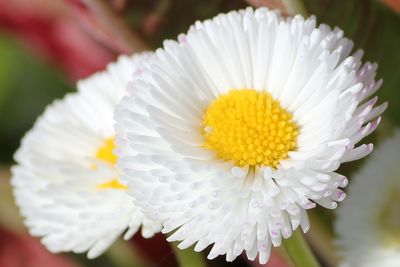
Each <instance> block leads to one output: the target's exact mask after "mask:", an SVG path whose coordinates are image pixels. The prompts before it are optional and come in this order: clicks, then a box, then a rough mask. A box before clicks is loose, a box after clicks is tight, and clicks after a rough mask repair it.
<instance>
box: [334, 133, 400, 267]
mask: <svg viewBox="0 0 400 267" xmlns="http://www.w3.org/2000/svg"><path fill="white" fill-rule="evenodd" d="M399 151H400V131H399V130H397V132H396V133H395V135H394V136H393V137H391V138H390V139H388V140H386V141H385V142H384V143H382V144H381V145H380V146H379V147H378V148H377V149H376V152H375V153H374V154H373V155H372V156H371V158H369V159H368V162H367V163H366V165H365V166H363V168H362V169H361V170H360V171H359V172H358V173H357V174H356V175H355V176H354V178H353V179H352V180H351V186H350V188H349V192H348V197H347V200H346V201H345V203H344V204H343V205H342V206H341V207H340V208H339V209H338V210H337V221H336V222H335V228H336V232H337V234H338V242H337V244H338V247H339V251H340V254H341V256H342V257H343V261H344V262H345V263H346V264H347V265H343V266H357V267H375V266H381V267H398V266H400V209H399V207H400V159H399Z"/></svg>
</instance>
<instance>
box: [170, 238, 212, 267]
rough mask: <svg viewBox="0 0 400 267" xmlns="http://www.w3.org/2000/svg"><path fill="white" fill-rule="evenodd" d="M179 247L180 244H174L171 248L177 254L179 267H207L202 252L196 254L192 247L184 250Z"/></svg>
mask: <svg viewBox="0 0 400 267" xmlns="http://www.w3.org/2000/svg"><path fill="white" fill-rule="evenodd" d="M177 245H178V243H177V242H174V243H173V244H171V247H172V248H173V250H174V252H175V257H176V259H177V260H178V263H179V267H207V264H206V263H205V261H204V257H203V254H202V253H201V252H195V251H194V250H193V248H192V247H190V248H187V249H183V250H182V249H180V248H178V247H177Z"/></svg>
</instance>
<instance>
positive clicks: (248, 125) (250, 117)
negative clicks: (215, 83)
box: [202, 89, 298, 168]
mask: <svg viewBox="0 0 400 267" xmlns="http://www.w3.org/2000/svg"><path fill="white" fill-rule="evenodd" d="M203 126H204V127H203V129H202V130H203V131H202V134H203V135H204V137H205V144H204V146H205V148H207V149H210V150H214V151H215V152H216V153H217V156H218V157H219V158H221V159H224V160H233V161H235V163H236V165H238V166H247V165H248V166H269V167H272V168H276V167H277V166H278V165H279V162H280V161H281V160H282V159H285V158H287V157H288V152H289V151H292V150H294V149H295V148H296V141H297V136H298V126H297V124H296V123H295V122H294V121H293V118H292V114H291V113H290V112H288V111H286V110H285V109H284V108H282V107H281V105H280V104H279V102H278V101H277V100H274V99H273V98H272V96H271V95H270V94H269V93H267V92H259V91H256V90H254V89H240V90H232V91H230V92H229V93H228V94H224V95H221V96H220V97H219V98H218V99H216V100H214V101H213V102H212V103H211V104H210V105H209V106H208V108H207V109H206V111H205V114H204V117H203Z"/></svg>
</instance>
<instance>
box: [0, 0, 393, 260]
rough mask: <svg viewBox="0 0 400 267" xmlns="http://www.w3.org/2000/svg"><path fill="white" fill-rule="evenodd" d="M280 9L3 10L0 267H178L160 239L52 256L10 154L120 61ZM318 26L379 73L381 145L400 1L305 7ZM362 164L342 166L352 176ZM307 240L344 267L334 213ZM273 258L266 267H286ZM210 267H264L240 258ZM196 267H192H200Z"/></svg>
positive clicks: (155, 5) (35, 1)
mask: <svg viewBox="0 0 400 267" xmlns="http://www.w3.org/2000/svg"><path fill="white" fill-rule="evenodd" d="M283 2H284V1H280V0H248V1H244V0H0V267H22V266H23V267H47V266H51V267H78V266H81V267H85V266H87V267H92V266H93V267H103V266H104V267H114V266H115V267H136V266H137V267H147V266H148V267H151V266H154V267H155V266H159V267H175V266H177V261H176V259H175V256H174V252H173V248H172V247H171V246H170V245H169V244H167V243H166V242H165V241H164V239H163V237H162V236H161V235H159V236H156V237H155V238H153V239H151V240H144V239H142V238H140V237H139V236H135V237H134V238H133V239H132V240H131V241H129V242H123V241H121V240H120V241H118V242H117V243H116V244H115V245H114V246H113V247H112V248H111V249H110V250H109V251H108V252H107V253H105V254H104V255H103V256H101V257H99V258H98V259H95V260H87V259H86V257H85V255H73V254H62V255H60V254H59V255H54V254H50V253H49V252H47V251H46V250H45V249H44V248H43V247H42V245H41V244H40V241H39V240H38V239H36V238H33V237H30V236H29V235H28V234H27V231H26V229H25V228H24V226H23V224H22V219H21V218H20V217H19V215H18V210H17V208H16V207H15V205H14V202H13V198H12V193H11V188H10V185H9V178H10V173H9V168H10V166H11V165H12V164H13V158H12V156H13V153H14V151H15V150H16V149H17V147H18V146H19V141H20V139H21V137H22V136H23V135H24V133H25V132H26V131H27V130H29V129H30V128H31V127H32V125H33V123H34V121H35V119H36V118H37V116H38V115H39V114H41V113H42V112H43V110H44V107H45V106H46V105H47V104H49V103H51V102H52V100H54V99H56V98H61V97H63V96H64V95H65V94H66V93H68V92H71V91H74V90H75V86H74V84H75V83H76V81H77V80H78V79H81V78H84V77H87V76H88V75H90V74H92V73H93V72H95V71H98V70H101V69H103V68H104V66H105V65H106V64H107V63H108V62H111V61H113V60H114V59H115V58H116V57H117V55H118V54H121V53H133V52H138V51H141V50H145V49H155V48H157V47H159V46H160V45H161V44H162V40H164V39H166V38H172V39H174V38H176V36H177V35H178V34H179V33H181V32H185V31H186V30H187V29H188V27H189V25H190V24H192V23H193V22H194V21H196V20H204V19H207V18H210V17H212V16H214V15H216V14H218V13H220V12H226V11H229V10H233V9H239V8H244V7H246V6H249V5H253V6H262V5H267V6H269V7H275V8H281V9H282V11H283V12H284V13H285V12H288V11H287V10H285V6H284V4H283ZM304 3H305V7H306V9H307V11H308V13H310V14H315V15H316V16H317V17H318V20H319V22H323V23H327V24H329V25H330V26H339V27H341V28H342V29H344V30H345V34H346V36H347V37H350V38H352V39H353V40H354V42H355V47H356V48H363V49H364V50H365V58H366V59H367V60H369V61H375V62H378V63H379V69H378V70H379V71H378V78H383V79H384V84H383V87H382V89H381V90H380V92H379V95H380V99H381V101H383V100H389V103H390V104H389V109H388V110H387V112H386V113H385V115H384V120H383V123H382V125H381V127H380V128H379V130H378V131H377V133H376V134H374V135H373V136H371V137H370V139H371V140H373V141H374V142H378V143H379V142H380V140H381V139H383V138H384V137H385V136H387V135H388V134H389V133H390V132H391V131H392V129H393V127H394V126H395V125H399V124H400V53H399V49H400V18H399V12H400V0H387V1H378V0H305V1H304ZM361 164H362V162H361V163H357V164H353V165H351V164H350V165H346V166H345V167H344V169H343V170H342V172H344V173H345V174H347V175H349V176H350V178H351V173H352V172H354V171H355V170H356V169H357V168H358V166H360V165H361ZM311 219H312V227H311V232H310V233H309V234H308V235H307V238H308V240H309V241H310V243H311V245H312V248H313V249H314V250H315V252H316V254H317V255H319V257H321V258H324V259H328V260H327V261H326V263H325V265H326V266H335V264H336V263H337V262H338V259H337V256H336V254H335V250H334V245H333V242H332V240H333V239H334V233H333V230H332V221H333V220H334V213H333V212H326V211H324V210H322V209H316V210H314V211H313V212H312V213H311ZM285 258H286V255H285V253H284V252H283V251H282V250H279V249H276V250H274V252H273V255H272V258H271V260H270V262H269V265H268V266H270V267H271V266H272V267H280V266H281V267H283V266H290V265H288V264H287V263H285ZM209 266H259V265H257V263H249V262H247V261H246V260H245V259H244V258H243V259H238V260H236V261H235V262H233V263H226V262H225V261H224V259H223V258H221V259H219V258H218V259H216V260H213V261H210V262H209ZM194 267H195V266H194Z"/></svg>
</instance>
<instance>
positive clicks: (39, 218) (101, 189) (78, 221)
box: [12, 54, 161, 258]
mask: <svg viewBox="0 0 400 267" xmlns="http://www.w3.org/2000/svg"><path fill="white" fill-rule="evenodd" d="M148 57H149V55H148V54H142V55H138V56H136V55H135V56H133V57H127V56H121V57H120V58H119V59H118V61H117V62H116V63H113V64H110V65H108V67H107V70H106V71H104V72H99V73H96V74H94V75H93V76H91V77H89V78H87V79H85V80H82V81H79V82H78V92H76V93H71V94H69V95H67V96H66V97H65V98H64V99H63V100H58V101H55V102H54V103H53V104H52V105H50V106H49V107H48V108H47V109H46V111H45V112H44V114H43V115H42V116H41V117H40V118H39V119H38V120H37V122H36V123H35V125H34V127H33V129H32V130H31V131H30V132H28V133H27V134H26V136H25V137H24V138H23V140H22V145H21V147H20V148H19V150H18V151H17V152H16V154H15V160H16V162H17V165H16V166H14V167H13V169H12V173H13V178H12V184H13V186H14V195H15V198H16V202H17V205H18V206H19V208H20V211H21V213H22V215H23V216H24V217H25V224H26V225H27V227H28V228H29V230H30V233H31V234H32V235H35V236H41V237H43V238H42V243H43V244H44V245H45V246H46V247H47V248H48V249H49V250H50V251H52V252H61V251H73V252H76V253H81V252H85V251H87V250H88V257H89V258H94V257H96V256H99V255H100V254H101V253H103V252H104V251H105V250H106V249H107V248H108V247H109V246H110V245H111V244H112V243H113V242H114V241H115V239H116V238H118V237H119V235H120V234H121V233H123V232H124V231H125V230H126V229H128V230H127V231H126V232H125V235H124V238H125V239H128V238H130V237H131V236H132V235H133V234H135V233H136V232H137V231H138V228H139V227H140V226H142V235H143V236H144V237H151V236H152V235H153V234H154V233H156V232H158V231H159V230H161V226H160V224H159V223H155V222H153V221H151V220H149V219H146V218H145V217H144V216H143V214H142V212H141V211H140V210H139V209H138V208H137V207H136V206H135V205H134V204H133V202H132V198H131V197H130V196H129V195H128V194H127V193H126V188H127V187H126V185H125V184H124V183H122V182H121V181H120V179H119V172H118V171H117V169H116V166H115V162H116V160H117V157H116V156H115V154H114V153H113V149H114V138H115V131H114V119H113V116H114V110H115V107H116V105H117V104H118V102H119V101H120V99H121V98H122V96H123V95H124V93H125V86H126V83H127V81H128V80H129V79H130V78H131V76H132V73H134V72H135V71H138V67H137V66H138V64H139V63H141V61H143V60H146V59H147V58H148Z"/></svg>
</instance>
